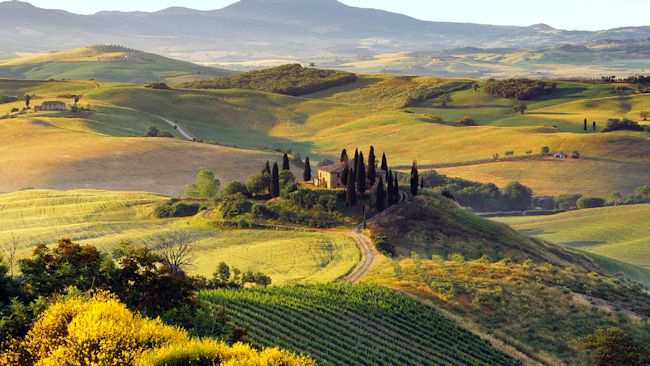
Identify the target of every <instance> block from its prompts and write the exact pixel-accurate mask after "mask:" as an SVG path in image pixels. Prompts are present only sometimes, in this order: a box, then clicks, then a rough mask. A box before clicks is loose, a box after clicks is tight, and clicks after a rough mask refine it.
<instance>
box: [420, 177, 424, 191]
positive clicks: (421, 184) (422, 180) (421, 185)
mask: <svg viewBox="0 0 650 366" xmlns="http://www.w3.org/2000/svg"><path fill="white" fill-rule="evenodd" d="M420 189H424V177H421V178H420Z"/></svg>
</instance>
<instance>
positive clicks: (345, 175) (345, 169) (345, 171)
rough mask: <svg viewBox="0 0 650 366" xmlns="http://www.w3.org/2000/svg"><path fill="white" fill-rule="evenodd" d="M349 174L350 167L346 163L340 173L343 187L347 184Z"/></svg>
mask: <svg viewBox="0 0 650 366" xmlns="http://www.w3.org/2000/svg"><path fill="white" fill-rule="evenodd" d="M349 176H350V168H349V167H348V166H347V165H345V166H344V167H343V173H341V184H343V186H345V187H347V186H348V179H349V178H348V177H349Z"/></svg>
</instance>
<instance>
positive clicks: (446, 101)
mask: <svg viewBox="0 0 650 366" xmlns="http://www.w3.org/2000/svg"><path fill="white" fill-rule="evenodd" d="M436 102H437V103H438V104H440V105H441V106H443V107H446V106H448V105H450V104H451V103H453V102H454V99H453V98H452V97H451V95H449V94H443V95H441V96H439V97H438V98H437V99H436Z"/></svg>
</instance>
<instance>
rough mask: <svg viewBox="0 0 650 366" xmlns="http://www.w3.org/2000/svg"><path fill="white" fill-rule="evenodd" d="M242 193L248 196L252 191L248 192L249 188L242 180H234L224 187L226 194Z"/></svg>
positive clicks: (224, 193)
mask: <svg viewBox="0 0 650 366" xmlns="http://www.w3.org/2000/svg"><path fill="white" fill-rule="evenodd" d="M237 193H241V194H243V195H244V196H248V195H249V194H250V193H249V192H248V188H247V187H246V185H245V184H244V183H242V182H237V181H232V182H230V183H228V184H226V186H225V187H224V188H223V195H224V196H229V195H233V194H237Z"/></svg>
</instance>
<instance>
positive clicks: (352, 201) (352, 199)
mask: <svg viewBox="0 0 650 366" xmlns="http://www.w3.org/2000/svg"><path fill="white" fill-rule="evenodd" d="M352 177H353V176H352V174H350V173H348V185H347V187H346V190H345V203H346V205H347V206H348V207H354V206H356V205H357V189H356V186H355V184H354V179H352Z"/></svg>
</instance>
